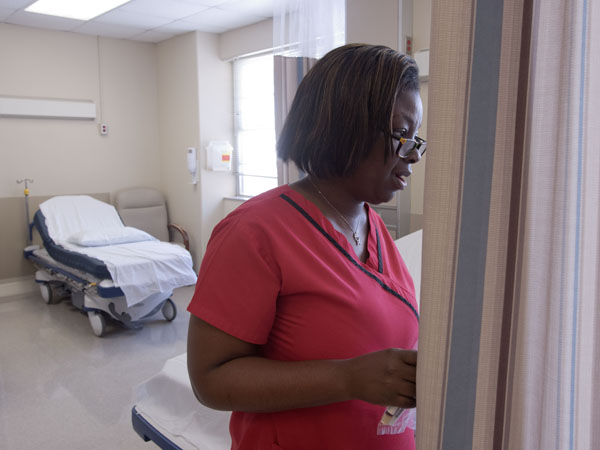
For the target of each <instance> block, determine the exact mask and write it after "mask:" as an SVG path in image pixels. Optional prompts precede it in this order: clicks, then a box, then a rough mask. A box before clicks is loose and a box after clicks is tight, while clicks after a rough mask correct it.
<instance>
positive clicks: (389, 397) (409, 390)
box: [345, 348, 417, 408]
mask: <svg viewBox="0 0 600 450" xmlns="http://www.w3.org/2000/svg"><path fill="white" fill-rule="evenodd" d="M345 362H346V364H347V370H346V375H347V377H346V386H347V389H348V393H349V396H350V397H351V398H355V399H359V400H364V401H366V402H369V403H375V404H378V405H388V406H400V407H402V408H414V407H415V406H416V405H417V399H416V396H417V390H416V378H417V351H416V350H401V349H396V348H390V349H387V350H381V351H378V352H374V353H368V354H366V355H362V356H358V357H356V358H352V359H349V360H346V361H345Z"/></svg>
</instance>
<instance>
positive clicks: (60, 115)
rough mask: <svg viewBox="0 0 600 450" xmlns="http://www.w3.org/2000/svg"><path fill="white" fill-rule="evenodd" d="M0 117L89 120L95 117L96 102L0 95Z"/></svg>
mask: <svg viewBox="0 0 600 450" xmlns="http://www.w3.org/2000/svg"><path fill="white" fill-rule="evenodd" d="M0 117H29V118H42V119H84V120H85V119H88V120H90V119H95V118H96V104H95V103H94V102H91V101H85V100H81V101H79V100H52V99H41V98H20V97H1V96H0Z"/></svg>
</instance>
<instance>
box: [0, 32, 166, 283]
mask: <svg viewBox="0 0 600 450" xmlns="http://www.w3.org/2000/svg"><path fill="white" fill-rule="evenodd" d="M99 44H100V45H99V47H100V52H98V40H97V38H96V37H95V36H86V35H79V34H74V33H65V32H60V31H49V30H38V29H34V28H27V27H20V26H15V25H8V24H0V61H1V67H2V70H0V95H6V96H18V97H40V98H60V99H70V100H92V101H93V102H95V103H96V105H97V112H98V119H97V120H64V119H25V118H7V117H2V118H0V161H1V163H0V214H1V215H2V221H0V235H2V240H0V259H1V261H0V280H3V279H7V278H13V277H19V276H22V275H24V274H26V273H28V271H27V270H26V269H25V268H24V267H23V264H22V261H21V259H22V248H23V246H24V244H25V242H24V239H23V236H24V235H25V231H24V230H26V224H25V214H24V212H23V211H24V207H23V185H17V184H16V182H15V181H16V179H17V178H33V179H34V180H35V182H34V183H33V184H32V185H31V186H30V190H31V195H32V197H47V196H52V195H57V194H83V193H94V192H107V193H112V192H115V191H116V190H118V189H120V188H123V187H128V186H133V185H144V186H153V187H160V186H161V170H160V161H159V145H158V95H157V81H156V49H155V45H154V44H147V43H140V42H133V41H125V40H119V39H110V38H100V39H99ZM98 55H100V56H98ZM99 69H100V70H99ZM100 86H101V87H102V89H101V91H100ZM100 100H101V101H100ZM100 115H102V117H103V120H104V122H105V123H107V124H108V126H109V134H108V136H101V135H100V134H99V131H98V124H99V120H100ZM33 203H35V202H33ZM34 211H35V209H34V208H32V209H31V214H33V212H34ZM17 230H20V231H17ZM15 233H16V234H15Z"/></svg>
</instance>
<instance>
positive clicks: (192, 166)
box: [187, 147, 198, 184]
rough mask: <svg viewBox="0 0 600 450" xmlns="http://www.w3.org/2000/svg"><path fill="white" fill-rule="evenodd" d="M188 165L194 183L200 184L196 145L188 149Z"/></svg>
mask: <svg viewBox="0 0 600 450" xmlns="http://www.w3.org/2000/svg"><path fill="white" fill-rule="evenodd" d="M187 165H188V170H189V171H190V175H191V176H192V184H198V155H197V153H196V148H195V147H188V149H187Z"/></svg>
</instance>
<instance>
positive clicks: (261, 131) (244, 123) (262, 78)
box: [233, 54, 277, 197]
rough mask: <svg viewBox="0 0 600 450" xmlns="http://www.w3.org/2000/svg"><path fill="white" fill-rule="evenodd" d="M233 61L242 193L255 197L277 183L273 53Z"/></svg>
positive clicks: (239, 182)
mask: <svg viewBox="0 0 600 450" xmlns="http://www.w3.org/2000/svg"><path fill="white" fill-rule="evenodd" d="M233 64H234V65H233V67H234V108H235V127H236V129H235V134H236V150H237V152H236V153H237V155H236V156H237V171H238V195H241V196H249V197H252V196H254V195H258V194H260V193H262V192H264V191H267V190H269V189H272V188H274V187H276V186H277V156H276V151H275V100H274V83H273V55H271V54H269V55H263V56H257V57H248V58H241V59H238V60H236V61H234V63H233Z"/></svg>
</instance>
